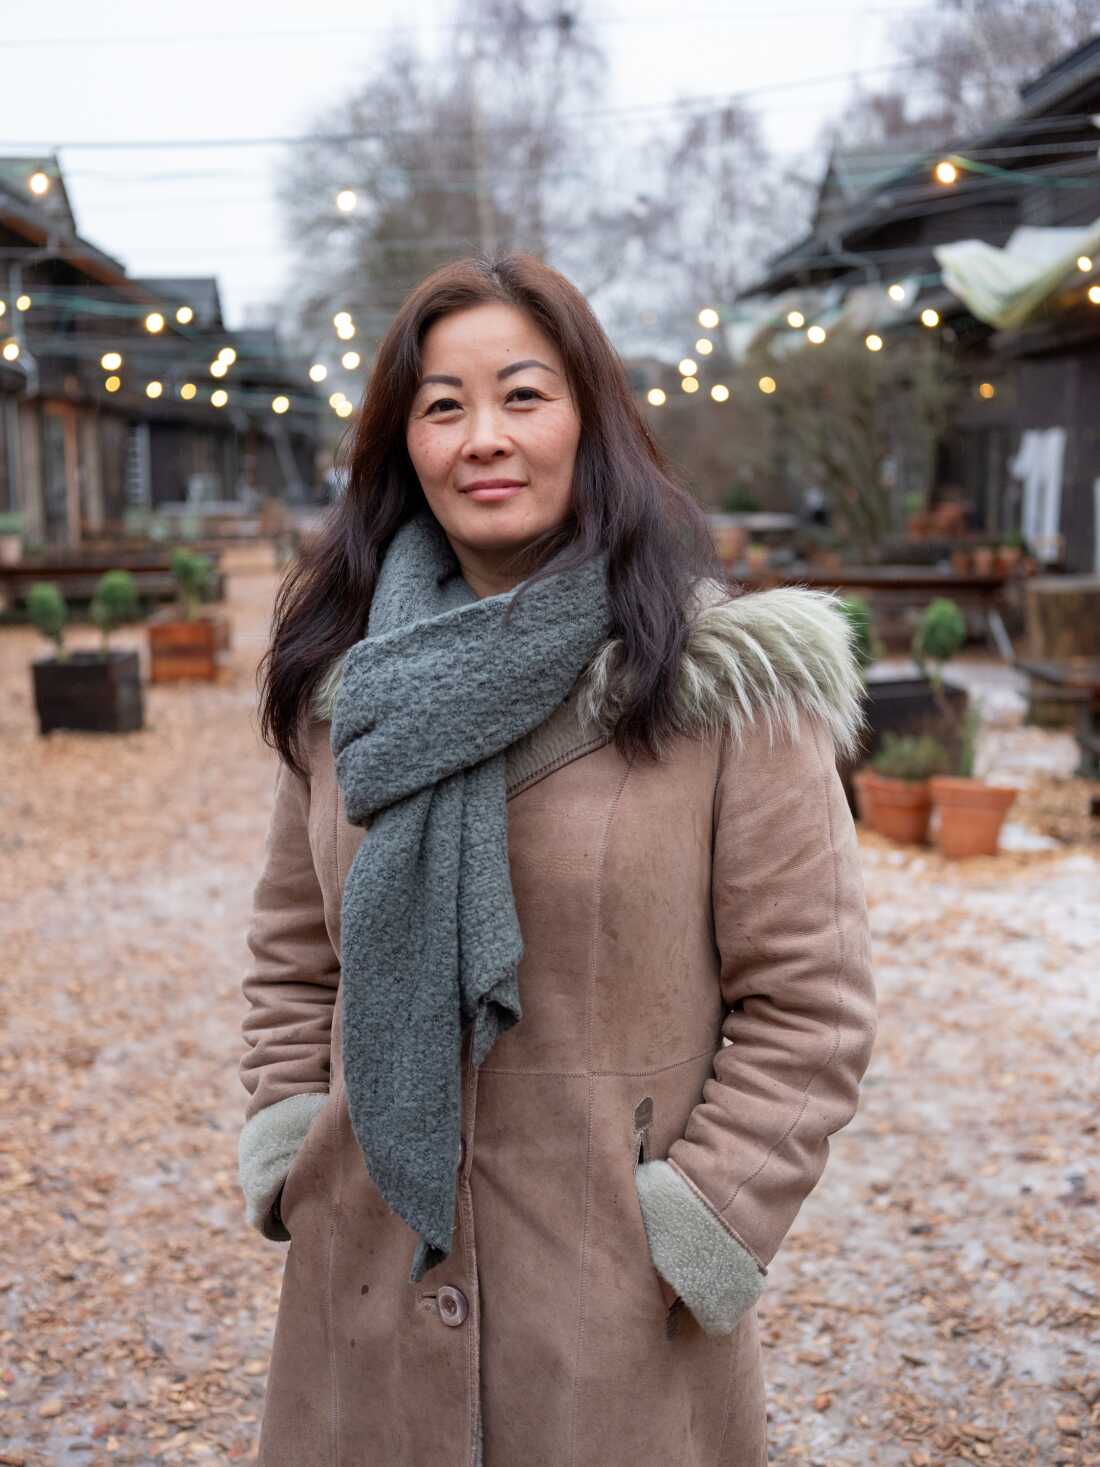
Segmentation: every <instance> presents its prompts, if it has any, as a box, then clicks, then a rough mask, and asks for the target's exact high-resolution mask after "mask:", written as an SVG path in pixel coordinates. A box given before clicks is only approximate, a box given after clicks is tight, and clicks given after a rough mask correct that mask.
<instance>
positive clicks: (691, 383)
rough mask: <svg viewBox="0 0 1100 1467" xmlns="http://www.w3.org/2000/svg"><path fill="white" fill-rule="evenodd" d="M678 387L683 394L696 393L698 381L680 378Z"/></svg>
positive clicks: (692, 378) (691, 378) (696, 378)
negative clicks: (682, 390)
mask: <svg viewBox="0 0 1100 1467" xmlns="http://www.w3.org/2000/svg"><path fill="white" fill-rule="evenodd" d="M680 386H681V387H682V388H683V389H684V391H685V392H698V391H699V379H698V377H681V378H680Z"/></svg>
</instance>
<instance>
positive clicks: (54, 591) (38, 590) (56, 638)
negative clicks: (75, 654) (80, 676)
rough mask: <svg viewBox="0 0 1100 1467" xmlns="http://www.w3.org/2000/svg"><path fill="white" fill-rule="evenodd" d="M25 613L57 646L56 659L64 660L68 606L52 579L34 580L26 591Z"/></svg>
mask: <svg viewBox="0 0 1100 1467" xmlns="http://www.w3.org/2000/svg"><path fill="white" fill-rule="evenodd" d="M27 614H28V615H29V616H30V619H31V621H32V623H33V624H34V625H35V626H36V627H37V628H38V630H39V631H40V632H41V633H42V635H43V636H44V637H46V638H47V639H48V640H49V641H51V642H53V643H54V645H55V646H56V648H57V656H58V659H59V660H60V661H62V662H64V660H65V658H66V657H67V656H68V653H67V652H66V651H65V623H66V621H68V619H69V608H68V607H67V606H66V605H65V598H64V596H62V594H61V592H60V591H59V590H58V588H57V587H56V586H55V585H54V584H53V582H52V581H35V582H34V584H33V585H32V586H31V588H30V590H29V591H28V592H27Z"/></svg>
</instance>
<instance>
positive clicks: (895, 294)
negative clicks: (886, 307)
mask: <svg viewBox="0 0 1100 1467" xmlns="http://www.w3.org/2000/svg"><path fill="white" fill-rule="evenodd" d="M886 294H887V295H888V296H889V297H890V299H891V300H892V301H896V303H897V304H898V305H899V306H900V305H903V304H904V302H905V286H904V285H899V284H898V283H897V282H896V281H895V282H894V284H893V285H891V286H890V288H889V289H888V290H887V292H886Z"/></svg>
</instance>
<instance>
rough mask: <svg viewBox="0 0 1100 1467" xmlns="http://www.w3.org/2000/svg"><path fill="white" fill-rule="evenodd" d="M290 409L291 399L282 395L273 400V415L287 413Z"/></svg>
mask: <svg viewBox="0 0 1100 1467" xmlns="http://www.w3.org/2000/svg"><path fill="white" fill-rule="evenodd" d="M289 407H290V398H289V397H284V396H283V395H282V393H280V394H279V396H278V397H273V398H272V399H271V411H272V412H273V413H285V412H286V411H287V410H288V409H289Z"/></svg>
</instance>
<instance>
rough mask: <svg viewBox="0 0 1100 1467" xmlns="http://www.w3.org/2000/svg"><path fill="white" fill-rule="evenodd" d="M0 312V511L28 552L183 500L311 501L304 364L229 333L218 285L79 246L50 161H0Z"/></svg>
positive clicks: (315, 422)
mask: <svg viewBox="0 0 1100 1467" xmlns="http://www.w3.org/2000/svg"><path fill="white" fill-rule="evenodd" d="M0 302H2V303H3V307H4V309H3V312H2V314H0V513H3V512H9V513H11V512H14V513H18V514H20V515H21V516H22V520H23V533H24V543H25V544H27V545H30V546H34V545H40V546H57V547H61V546H70V547H75V546H77V545H79V544H80V541H81V538H82V536H84V535H87V534H90V533H92V532H100V531H102V530H103V529H104V528H109V527H111V526H114V525H120V524H122V523H124V522H125V520H126V518H127V516H128V514H129V513H130V512H131V511H135V510H137V511H142V510H155V509H156V508H157V507H158V506H164V505H167V504H173V505H179V504H181V503H184V502H187V501H189V500H190V501H191V502H196V501H197V500H199V499H201V500H203V501H209V500H216V501H220V502H226V501H229V502H243V503H245V504H250V505H254V504H255V503H257V502H259V501H260V500H262V499H263V498H267V497H270V496H277V497H289V498H291V499H296V500H310V499H312V498H313V497H314V492H315V489H316V487H317V486H316V468H315V462H316V458H317V446H318V440H319V429H320V417H321V414H322V413H323V412H325V413H327V412H328V411H329V409H328V406H327V403H326V402H325V401H324V399H323V397H321V395H320V394H319V393H318V390H317V388H316V387H315V386H314V384H313V383H312V382H311V381H310V380H309V376H308V364H307V363H305V362H296V361H293V360H291V359H290V358H289V357H288V356H287V355H286V353H285V352H284V350H283V348H282V346H281V343H280V342H279V340H278V339H277V337H276V335H275V333H274V332H270V331H255V330H245V331H232V332H231V331H227V330H226V328H225V325H224V321H223V318H222V310H221V302H220V300H219V297H218V287H217V282H216V280H214V279H211V278H206V277H201V278H183V279H178V278H173V279H138V278H134V277H132V276H129V275H128V274H127V272H126V269H125V267H124V266H123V265H122V264H121V263H120V262H119V261H118V260H116V259H113V258H112V257H111V256H109V255H107V254H105V253H104V252H103V251H102V250H99V249H97V248H96V247H95V246H94V245H92V244H90V243H89V242H88V241H86V240H85V239H83V238H82V237H81V236H80V235H79V234H78V232H77V229H76V222H75V219H74V216H73V211H72V208H71V205H70V202H69V199H68V195H67V192H66V189H65V183H64V179H63V177H62V176H61V172H60V169H59V167H58V164H57V161H56V159H54V158H41V159H35V158H5V159H0ZM150 318H152V319H150ZM152 326H155V327H157V329H155V330H153V329H150V327H152ZM219 354H223V360H224V354H230V355H232V356H233V360H232V362H231V365H228V366H227V367H226V370H225V372H224V375H221V376H218V375H216V374H215V375H212V372H211V368H212V364H213V363H214V362H215V361H217V360H218V358H219ZM116 359H117V360H116ZM219 370H220V369H219ZM219 392H221V393H224V394H225V396H224V398H222V397H221V396H218V395H216V394H218V393H219ZM284 401H285V404H286V405H285V408H284V406H283V403H284ZM273 405H274V406H273ZM278 408H283V410H282V411H278V410H277V409H278Z"/></svg>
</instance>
